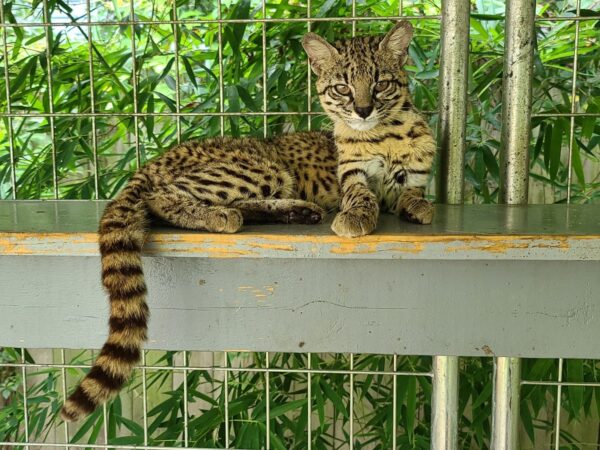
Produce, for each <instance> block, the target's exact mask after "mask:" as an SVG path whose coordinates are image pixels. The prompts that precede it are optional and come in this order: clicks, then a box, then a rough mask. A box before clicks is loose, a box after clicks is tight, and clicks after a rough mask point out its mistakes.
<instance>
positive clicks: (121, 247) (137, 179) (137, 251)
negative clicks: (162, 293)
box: [61, 173, 149, 422]
mask: <svg viewBox="0 0 600 450" xmlns="http://www.w3.org/2000/svg"><path fill="white" fill-rule="evenodd" d="M146 184H147V179H146V177H145V176H144V175H143V174H139V173H138V174H135V175H134V176H133V177H132V179H131V181H130V182H129V184H128V185H127V186H126V187H125V189H124V190H123V192H121V194H119V196H118V197H117V198H116V199H115V200H113V201H112V202H111V203H110V204H109V205H108V206H107V208H106V211H105V212H104V215H103V216H102V220H101V221H100V230H99V241H100V254H101V255H102V283H103V284H104V287H105V288H106V290H107V291H108V295H109V299H110V321H109V326H110V331H109V334H108V339H107V340H106V343H105V344H104V346H103V347H102V350H101V352H100V355H99V356H98V358H97V359H96V361H95V363H94V366H93V367H92V369H91V370H90V372H89V373H88V374H87V376H86V377H85V378H84V379H83V380H82V381H81V383H80V384H79V386H78V387H77V389H76V390H75V391H74V392H73V393H72V394H71V396H70V397H69V398H68V400H67V401H66V402H65V404H64V405H63V407H62V410H61V416H62V418H63V419H64V420H66V421H70V422H71V421H75V420H78V419H80V418H82V417H85V416H87V415H88V414H90V413H91V412H92V411H94V410H95V409H96V408H97V407H98V406H100V405H102V404H103V403H104V402H106V401H107V400H109V399H110V398H111V397H112V396H114V395H115V394H117V393H118V392H119V390H121V388H122V387H123V385H124V384H125V383H126V382H127V380H128V379H129V377H130V376H131V373H132V371H133V368H134V366H135V365H136V364H137V363H138V362H139V360H140V356H141V352H142V346H143V344H144V342H145V341H146V331H147V328H148V326H147V323H148V318H149V311H148V305H147V304H146V283H145V281H144V274H143V272H142V261H141V250H142V245H143V243H144V239H145V237H146V234H147V231H146V222H147V211H146V206H145V204H144V201H143V199H142V194H143V192H144V191H145V190H146Z"/></svg>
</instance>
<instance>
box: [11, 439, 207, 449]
mask: <svg viewBox="0 0 600 450" xmlns="http://www.w3.org/2000/svg"><path fill="white" fill-rule="evenodd" d="M5 445H8V446H11V448H12V446H14V445H30V446H33V445H36V446H40V447H67V448H69V447H73V448H102V449H107V448H111V449H113V448H115V449H130V448H132V449H136V450H181V448H182V447H156V446H151V445H137V444H132V445H113V444H110V445H109V444H108V443H107V444H72V443H70V442H63V443H60V442H59V443H52V442H16V441H12V442H9V441H5V442H0V446H5ZM185 448H186V450H210V449H208V448H206V447H185Z"/></svg>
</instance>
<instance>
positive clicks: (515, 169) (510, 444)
mask: <svg viewBox="0 0 600 450" xmlns="http://www.w3.org/2000/svg"><path fill="white" fill-rule="evenodd" d="M534 42H535V0H508V2H507V3H506V36H505V40H504V74H503V84H502V136H501V143H502V144H501V151H500V201H501V202H502V203H506V204H509V205H514V204H526V203H527V198H528V191H529V189H528V187H529V146H530V139H531V79H532V74H533V47H534ZM520 379H521V360H520V359H519V358H509V357H498V358H495V360H494V396H493V411H492V443H491V444H492V445H491V447H492V449H493V450H513V449H515V450H516V449H517V447H518V442H519V436H518V424H519V399H520V395H519V394H520Z"/></svg>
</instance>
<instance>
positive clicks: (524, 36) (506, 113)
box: [500, 0, 535, 204]
mask: <svg viewBox="0 0 600 450" xmlns="http://www.w3.org/2000/svg"><path fill="white" fill-rule="evenodd" d="M534 19H535V0H508V1H507V3H506V35H505V39H504V75H503V82H502V134H501V148H500V200H501V202H502V203H508V204H525V203H527V195H528V190H529V189H528V188H529V186H528V185H529V145H530V138H531V77H532V73H533V47H534V42H535V34H534Z"/></svg>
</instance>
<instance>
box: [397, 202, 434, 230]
mask: <svg viewBox="0 0 600 450" xmlns="http://www.w3.org/2000/svg"><path fill="white" fill-rule="evenodd" d="M401 215H402V217H403V218H404V219H405V220H407V221H409V222H412V223H418V224H422V225H429V224H430V223H431V221H432V220H433V203H431V202H430V201H429V200H426V199H424V198H416V199H414V200H412V201H411V202H410V204H409V205H408V206H406V208H404V209H403V210H402V213H401Z"/></svg>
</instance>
